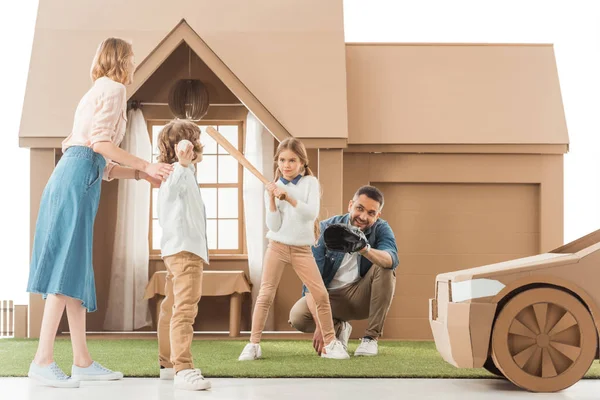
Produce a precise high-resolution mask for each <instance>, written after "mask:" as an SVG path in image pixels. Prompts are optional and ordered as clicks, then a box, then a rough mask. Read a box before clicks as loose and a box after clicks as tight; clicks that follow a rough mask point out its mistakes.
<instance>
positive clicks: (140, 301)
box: [104, 109, 152, 331]
mask: <svg viewBox="0 0 600 400" xmlns="http://www.w3.org/2000/svg"><path fill="white" fill-rule="evenodd" d="M121 147H122V148H123V149H124V150H126V151H128V152H129V153H131V154H133V155H135V156H137V157H139V158H142V159H144V160H147V161H151V159H152V145H151V142H150V136H149V135H148V128H147V125H146V120H145V119H144V115H143V113H142V111H141V110H139V109H138V110H130V111H129V113H128V114H127V130H126V132H125V137H124V138H123V142H122V143H121ZM150 190H151V188H150V184H149V183H148V182H146V181H144V180H140V181H136V180H134V179H121V180H119V196H118V204H117V227H116V232H115V242H114V251H113V257H112V264H111V276H110V290H109V295H108V309H107V312H106V317H105V319H104V329H106V330H112V331H132V330H134V329H140V328H143V327H145V326H148V325H150V324H151V321H152V320H151V316H150V310H149V308H148V301H147V300H144V290H145V288H146V285H147V284H148V263H149V255H150V252H149V249H148V225H149V217H148V216H149V212H150Z"/></svg>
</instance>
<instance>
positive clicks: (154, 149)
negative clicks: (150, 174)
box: [152, 125, 164, 154]
mask: <svg viewBox="0 0 600 400" xmlns="http://www.w3.org/2000/svg"><path fill="white" fill-rule="evenodd" d="M163 127H164V125H152V153H154V154H158V134H159V133H160V131H161V130H162V128H163Z"/></svg>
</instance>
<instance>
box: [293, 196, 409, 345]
mask: <svg viewBox="0 0 600 400" xmlns="http://www.w3.org/2000/svg"><path fill="white" fill-rule="evenodd" d="M383 204H384V199H383V194H382V193H381V191H379V189H377V188H375V187H373V186H363V187H361V188H360V189H358V191H357V192H356V193H355V194H354V197H353V199H352V200H351V201H350V203H349V205H348V213H347V214H345V215H338V216H335V217H332V218H329V219H327V220H325V221H321V223H320V226H321V236H320V237H319V240H318V242H317V245H316V246H313V248H312V251H313V255H314V257H315V260H316V262H317V265H318V267H319V271H320V272H321V276H322V278H323V282H324V283H325V287H326V288H327V291H328V293H329V300H330V303H331V312H332V314H333V320H334V322H335V328H336V335H337V337H338V339H339V340H340V341H341V342H342V343H343V344H344V346H345V347H346V348H347V346H348V340H349V338H350V333H351V332H352V326H351V325H350V324H349V323H348V322H347V321H349V320H361V319H368V327H367V330H366V331H365V334H364V336H363V338H362V339H361V343H360V345H359V346H358V348H357V349H356V351H355V352H354V355H355V356H375V355H377V352H378V344H377V340H378V339H379V337H380V336H381V334H382V331H383V324H384V322H385V317H386V315H387V312H388V310H389V308H390V305H391V302H392V297H393V295H394V288H395V286H396V272H395V269H396V267H397V266H398V248H397V246H396V239H395V237H394V233H393V232H392V229H391V228H390V226H389V224H388V223H387V222H386V221H384V220H382V219H380V218H379V217H380V215H381V210H382V208H383ZM335 223H347V224H351V225H354V226H355V227H358V228H360V229H361V230H362V231H363V233H364V234H365V236H366V238H367V240H368V243H369V244H368V245H367V247H365V248H364V249H362V250H360V251H359V252H356V253H349V254H346V253H339V252H334V251H330V250H328V249H327V248H326V247H325V243H324V239H323V232H324V231H325V228H327V226H329V225H331V224H335ZM302 294H303V297H302V298H301V299H300V300H298V302H296V304H295V305H294V306H293V307H292V310H291V311H290V321H289V322H290V324H291V325H292V326H293V327H294V328H296V329H298V330H299V331H302V332H314V336H313V346H314V348H315V350H316V351H317V353H319V354H321V351H322V349H323V335H322V334H321V331H320V330H319V328H318V326H316V324H315V318H314V317H313V313H312V312H314V311H315V310H314V302H313V301H311V300H312V299H310V295H309V293H308V292H307V290H306V287H304V288H303V293H302ZM307 299H308V302H307ZM311 309H312V312H311Z"/></svg>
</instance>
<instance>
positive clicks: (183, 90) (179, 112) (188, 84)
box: [169, 79, 209, 121]
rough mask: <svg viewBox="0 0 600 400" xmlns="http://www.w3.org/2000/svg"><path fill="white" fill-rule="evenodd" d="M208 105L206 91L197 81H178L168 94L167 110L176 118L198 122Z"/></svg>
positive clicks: (206, 110)
mask: <svg viewBox="0 0 600 400" xmlns="http://www.w3.org/2000/svg"><path fill="white" fill-rule="evenodd" d="M208 105H209V102H208V90H207V89H206V86H204V84H203V83H202V82H201V81H200V80H199V79H180V80H178V81H177V82H176V83H175V85H173V87H172V88H171V91H170V92H169V108H170V109H171V112H172V113H173V115H174V116H175V117H177V118H182V119H189V120H192V121H199V120H201V119H202V117H204V116H205V115H206V113H207V112H208Z"/></svg>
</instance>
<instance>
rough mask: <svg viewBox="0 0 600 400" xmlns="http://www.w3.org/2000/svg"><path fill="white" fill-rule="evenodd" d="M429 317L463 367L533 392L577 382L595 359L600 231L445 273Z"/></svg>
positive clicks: (440, 341)
mask: <svg viewBox="0 0 600 400" xmlns="http://www.w3.org/2000/svg"><path fill="white" fill-rule="evenodd" d="M429 321H430V325H431V330H432V332H433V336H434V339H435V344H436V347H437V350H438V351H439V352H440V354H441V355H442V357H443V358H444V360H446V361H447V362H449V363H450V364H452V365H454V366H456V367H458V368H481V367H483V368H486V369H487V370H488V371H490V372H492V373H495V374H497V375H500V376H504V377H506V378H507V379H509V380H510V381H511V382H513V383H514V384H516V385H518V386H519V387H521V388H523V389H526V390H530V391H533V392H555V391H559V390H562V389H565V388H567V387H569V386H571V385H573V384H575V383H576V382H577V381H579V380H580V379H581V378H582V377H583V376H584V375H585V373H586V372H587V371H588V369H589V368H590V365H591V364H592V362H593V361H594V359H597V358H598V328H599V327H600V230H598V231H595V232H592V233H590V234H589V235H586V236H584V237H581V238H579V239H577V240H575V241H573V242H571V243H568V244H566V245H564V246H562V247H559V248H557V249H555V250H552V251H550V252H548V253H544V254H539V255H535V256H531V257H525V258H520V259H516V260H511V261H506V262H501V263H497V264H490V265H485V266H482V267H477V268H471V269H465V270H461V271H456V272H449V273H444V274H440V275H438V276H437V277H436V282H435V298H433V299H430V300H429Z"/></svg>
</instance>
